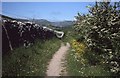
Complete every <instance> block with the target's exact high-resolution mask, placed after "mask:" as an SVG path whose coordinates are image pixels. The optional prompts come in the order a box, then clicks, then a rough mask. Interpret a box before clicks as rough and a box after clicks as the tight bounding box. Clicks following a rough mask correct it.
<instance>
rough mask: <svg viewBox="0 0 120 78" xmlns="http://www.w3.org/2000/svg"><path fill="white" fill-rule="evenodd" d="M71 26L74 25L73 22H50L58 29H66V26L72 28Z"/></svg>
mask: <svg viewBox="0 0 120 78" xmlns="http://www.w3.org/2000/svg"><path fill="white" fill-rule="evenodd" d="M73 24H74V22H73V21H60V22H52V25H53V26H58V27H67V26H72V25H73Z"/></svg>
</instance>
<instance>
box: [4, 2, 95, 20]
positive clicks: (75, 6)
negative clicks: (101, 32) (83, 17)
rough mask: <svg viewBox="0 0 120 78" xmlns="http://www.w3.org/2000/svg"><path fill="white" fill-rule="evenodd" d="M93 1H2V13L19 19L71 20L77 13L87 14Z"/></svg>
mask: <svg viewBox="0 0 120 78" xmlns="http://www.w3.org/2000/svg"><path fill="white" fill-rule="evenodd" d="M93 4H94V2H2V14H4V15H6V16H10V17H13V18H20V19H23V18H24V19H25V18H26V19H45V20H48V21H51V22H55V21H66V20H67V21H73V20H74V16H76V15H77V13H78V12H79V13H81V14H88V8H86V6H88V5H93Z"/></svg>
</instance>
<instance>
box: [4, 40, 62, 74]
mask: <svg viewBox="0 0 120 78" xmlns="http://www.w3.org/2000/svg"><path fill="white" fill-rule="evenodd" d="M60 43H61V41H60V40H58V39H57V38H52V39H50V40H46V41H41V40H36V42H35V44H34V45H33V46H30V47H28V48H25V47H19V48H16V49H15V50H13V51H11V52H10V53H9V54H8V55H5V56H4V57H3V59H2V65H3V66H2V67H3V69H2V74H3V76H45V73H46V70H47V65H48V62H49V61H50V59H51V58H52V55H53V54H54V52H56V51H57V50H58V48H59V47H60Z"/></svg>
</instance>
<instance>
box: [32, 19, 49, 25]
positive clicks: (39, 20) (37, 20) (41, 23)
mask: <svg viewBox="0 0 120 78" xmlns="http://www.w3.org/2000/svg"><path fill="white" fill-rule="evenodd" d="M31 21H32V22H35V23H37V24H39V25H42V26H46V25H47V26H48V25H51V22H50V21H48V20H45V19H34V20H31Z"/></svg>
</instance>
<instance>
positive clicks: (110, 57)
mask: <svg viewBox="0 0 120 78" xmlns="http://www.w3.org/2000/svg"><path fill="white" fill-rule="evenodd" d="M89 13H90V14H87V15H80V14H79V13H78V16H76V25H75V30H76V31H77V33H78V35H79V34H80V35H82V36H83V37H84V38H85V40H84V41H85V43H86V44H87V47H88V49H89V50H90V51H91V53H93V54H95V55H94V57H93V58H95V57H100V59H98V60H97V61H96V64H100V62H101V61H102V62H101V63H103V64H105V65H106V66H107V67H108V68H109V70H110V71H111V72H112V73H113V75H119V73H120V68H119V66H120V64H119V62H120V40H119V39H120V31H119V30H120V2H115V3H113V4H110V2H96V4H95V5H94V6H93V7H89ZM95 59H97V58H95ZM88 60H89V59H88ZM92 61H93V60H92ZM94 61H95V60H94ZM98 61H99V63H98Z"/></svg>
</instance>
